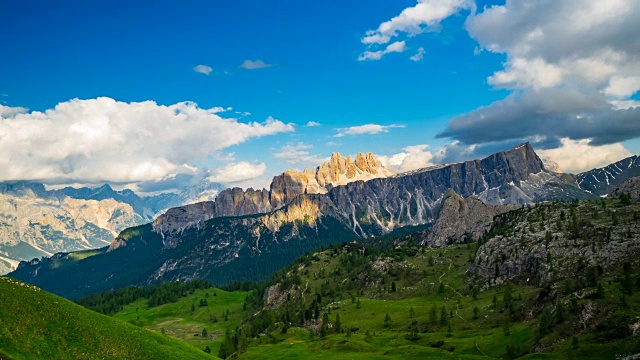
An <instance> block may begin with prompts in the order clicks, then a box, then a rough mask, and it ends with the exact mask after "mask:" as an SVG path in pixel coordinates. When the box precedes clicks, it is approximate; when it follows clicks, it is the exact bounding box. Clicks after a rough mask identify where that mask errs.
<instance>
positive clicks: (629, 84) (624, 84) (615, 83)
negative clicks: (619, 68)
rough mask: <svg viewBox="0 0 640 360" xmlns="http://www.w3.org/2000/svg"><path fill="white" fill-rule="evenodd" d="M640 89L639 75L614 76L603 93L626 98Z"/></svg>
mask: <svg viewBox="0 0 640 360" xmlns="http://www.w3.org/2000/svg"><path fill="white" fill-rule="evenodd" d="M638 89H640V76H614V77H612V78H611V80H609V86H607V88H606V89H604V93H605V94H607V95H609V96H613V97H618V98H628V97H629V96H631V95H633V94H635V93H636V92H638Z"/></svg>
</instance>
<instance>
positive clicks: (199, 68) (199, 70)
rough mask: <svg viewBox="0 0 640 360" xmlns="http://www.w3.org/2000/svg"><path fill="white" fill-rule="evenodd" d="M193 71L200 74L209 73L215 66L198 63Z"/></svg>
mask: <svg viewBox="0 0 640 360" xmlns="http://www.w3.org/2000/svg"><path fill="white" fill-rule="evenodd" d="M193 71H195V72H197V73H200V74H205V75H209V74H211V72H212V71H213V68H212V67H211V66H209V65H197V66H195V67H194V68H193Z"/></svg>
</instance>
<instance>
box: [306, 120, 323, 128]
mask: <svg viewBox="0 0 640 360" xmlns="http://www.w3.org/2000/svg"><path fill="white" fill-rule="evenodd" d="M305 126H307V127H313V126H320V123H319V122H317V121H309V122H308V123H307V124H306V125H305Z"/></svg>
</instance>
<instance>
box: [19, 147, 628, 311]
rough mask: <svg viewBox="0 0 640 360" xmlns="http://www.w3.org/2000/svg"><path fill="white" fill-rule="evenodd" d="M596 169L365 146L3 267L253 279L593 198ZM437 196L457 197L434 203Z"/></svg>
mask: <svg viewBox="0 0 640 360" xmlns="http://www.w3.org/2000/svg"><path fill="white" fill-rule="evenodd" d="M630 159H631V160H629V159H625V160H622V161H621V162H624V164H626V168H623V167H622V166H621V165H616V164H618V163H616V164H612V165H611V166H614V167H615V168H620V169H621V170H624V171H620V172H618V173H616V178H617V179H622V178H628V177H631V176H633V174H634V173H635V172H636V171H638V165H639V164H637V162H636V161H635V160H636V158H635V157H634V158H630ZM601 171H602V169H595V170H592V171H590V172H586V173H583V174H579V175H572V174H562V173H556V172H553V171H550V170H547V169H546V168H545V166H544V164H543V162H542V160H541V159H540V158H539V157H538V156H537V154H536V153H535V151H534V150H533V148H532V147H531V145H530V144H528V143H526V144H522V145H519V146H516V147H514V148H512V149H510V150H508V151H504V152H499V153H496V154H493V155H491V156H488V157H486V158H484V159H480V160H473V161H467V162H463V163H456V164H447V165H440V166H434V167H430V168H425V169H420V170H417V171H413V172H409V173H404V174H399V175H394V174H392V173H390V172H388V171H386V169H384V168H382V165H381V164H379V161H377V160H376V159H375V158H374V157H373V155H370V154H359V155H358V156H356V158H355V161H352V160H351V159H350V158H344V157H342V156H341V155H339V154H334V155H333V156H332V159H331V160H330V161H329V162H328V163H327V164H325V166H319V167H318V168H317V169H316V171H315V172H314V171H311V170H306V171H304V172H296V171H288V172H285V173H283V174H281V175H279V176H276V177H275V178H274V180H273V182H272V184H271V187H270V189H269V190H266V189H263V190H253V189H247V190H246V191H245V190H242V189H239V188H234V189H227V190H224V191H222V192H221V193H220V194H219V195H218V196H217V197H216V199H215V200H214V201H205V202H200V203H196V204H191V205H186V206H180V207H176V208H172V209H169V210H168V211H166V212H165V213H164V214H162V215H160V216H158V217H157V218H156V219H155V220H154V221H153V222H152V223H150V224H146V225H141V226H138V227H134V228H129V229H127V230H124V231H123V232H122V233H120V235H118V237H117V238H116V239H114V240H113V242H111V244H110V245H109V246H108V247H103V248H101V249H99V250H95V251H85V252H80V253H73V252H72V253H60V254H56V255H54V256H53V257H50V258H42V259H34V260H32V261H28V262H22V263H21V264H20V266H19V267H18V269H17V270H16V271H15V272H13V273H12V274H11V276H14V277H16V278H19V279H23V280H25V281H28V282H30V283H33V284H36V285H38V286H41V287H43V288H44V289H47V290H49V291H52V292H54V293H57V294H60V295H63V296H65V297H70V298H74V297H78V296H82V295H85V294H88V293H91V292H96V291H102V290H108V289H113V288H118V287H122V286H127V285H142V286H144V285H150V284H158V283H164V282H168V281H175V280H180V281H185V280H191V279H208V280H211V281H213V282H214V283H217V284H225V283H230V282H233V281H244V280H260V279H263V278H264V277H266V276H268V275H269V274H270V273H271V272H273V271H276V270H278V269H280V268H281V267H283V266H285V265H286V264H288V263H290V262H291V261H292V260H293V259H295V258H296V257H298V256H301V255H302V254H304V253H306V252H308V251H310V250H312V249H314V248H317V247H320V246H325V245H329V244H332V243H337V242H344V241H357V240H358V239H365V238H369V237H372V236H383V235H385V234H393V233H394V232H397V231H405V229H426V228H429V227H431V226H433V231H426V232H425V233H424V238H423V240H422V242H423V243H425V244H428V245H430V246H443V245H446V244H447V243H448V240H447V239H448V238H458V239H459V238H460V237H461V236H462V237H465V238H467V237H468V238H469V240H473V239H475V238H477V237H478V236H479V235H481V234H482V232H483V231H484V230H486V228H487V227H489V226H490V225H491V220H492V218H493V216H495V215H496V214H500V213H502V212H505V211H508V210H509V209H513V206H514V205H516V206H522V205H525V204H530V203H539V202H544V201H569V200H573V199H584V200H589V199H598V198H599V197H600V196H602V195H604V194H606V191H607V190H608V189H609V187H607V186H604V184H606V182H604V183H602V182H600V183H598V182H596V184H593V183H591V182H589V184H592V185H590V187H589V188H586V187H581V181H580V180H582V179H589V178H594V177H595V178H597V177H598V174H599V173H600V172H601ZM349 179H353V180H356V181H353V182H349V181H348V180H349ZM328 180H330V181H328ZM365 180H366V181H365ZM585 181H587V180H584V181H582V184H584V185H586V183H585ZM619 181H622V180H619ZM610 182H611V181H610ZM597 184H603V185H597ZM448 191H449V193H448ZM447 194H448V195H447ZM454 194H455V195H454ZM447 199H450V200H449V203H453V204H458V205H453V206H447V207H444V206H443V204H448V203H447ZM454 200H455V201H454ZM503 205H507V206H503ZM496 206H498V207H496ZM500 206H501V207H500ZM443 208H445V209H448V208H451V209H454V210H455V211H453V210H447V211H442V209H443ZM482 209H485V210H482ZM452 214H453V215H452ZM465 214H466V215H465ZM469 214H473V216H475V217H476V218H474V219H475V220H474V221H470V222H469V224H468V225H466V226H457V225H452V224H453V223H455V220H456V219H459V218H463V217H465V216H467V215H469ZM447 218H449V220H446V219H447ZM439 219H440V221H438V220H439ZM61 279H64V281H62V280H61Z"/></svg>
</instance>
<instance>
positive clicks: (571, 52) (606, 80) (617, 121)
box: [439, 0, 640, 146]
mask: <svg viewBox="0 0 640 360" xmlns="http://www.w3.org/2000/svg"><path fill="white" fill-rule="evenodd" d="M638 14H640V2H638V1H634V0H612V1H602V2H583V1H579V0H571V1H534V2H525V1H512V0H508V1H507V2H506V4H505V5H501V6H492V7H489V8H486V9H485V10H484V11H483V12H481V13H478V14H472V15H470V16H469V17H468V19H467V21H466V28H467V30H468V32H469V34H470V35H471V36H472V37H473V38H475V39H476V40H477V41H478V43H479V44H480V46H481V47H482V48H483V49H485V50H487V51H490V52H493V53H500V54H505V55H506V61H505V63H504V68H503V69H501V70H498V71H496V72H495V73H494V74H492V75H491V76H489V77H488V79H487V80H488V82H489V83H490V84H492V85H494V86H495V87H496V88H503V89H508V90H511V91H512V92H511V94H510V95H509V96H507V97H506V98H505V99H503V100H500V101H497V102H495V103H492V104H490V105H487V106H485V107H481V108H478V109H476V110H474V111H472V112H470V113H468V114H464V115H461V116H458V117H455V118H453V119H452V120H451V121H450V122H449V125H448V127H447V128H446V129H445V131H444V132H442V133H441V134H440V135H439V136H440V137H449V138H452V139H455V140H460V141H462V142H463V143H466V144H478V143H488V142H504V141H509V140H513V139H523V138H528V137H529V138H530V137H538V138H545V139H547V141H552V140H553V139H554V138H555V142H556V143H558V144H559V143H560V139H561V138H569V139H573V140H575V141H578V140H584V139H590V142H589V145H591V146H599V145H605V144H613V143H617V142H620V141H624V140H629V139H633V138H637V137H639V136H640V109H639V108H638V107H637V101H635V100H633V99H632V98H631V97H632V96H633V95H634V94H636V93H637V92H638V90H640V62H639V61H638V59H639V58H640V41H638V36H637V34H639V33H640V22H638V21H637V16H638Z"/></svg>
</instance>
